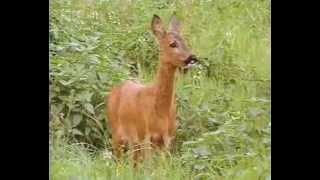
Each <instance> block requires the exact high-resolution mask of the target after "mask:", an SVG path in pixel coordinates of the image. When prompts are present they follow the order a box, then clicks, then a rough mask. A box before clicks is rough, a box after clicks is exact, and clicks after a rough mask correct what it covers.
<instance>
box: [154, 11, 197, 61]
mask: <svg viewBox="0 0 320 180" xmlns="http://www.w3.org/2000/svg"><path fill="white" fill-rule="evenodd" d="M151 29H152V32H153V34H154V35H155V36H156V38H157V40H158V42H159V46H160V55H161V56H163V57H164V58H161V61H162V63H168V64H171V65H173V66H175V67H190V65H192V64H194V63H196V62H197V61H198V60H197V58H196V56H195V55H193V54H192V52H191V50H190V49H189V48H188V47H187V46H186V44H185V42H184V39H183V38H182V37H181V35H180V23H179V21H178V20H177V18H176V17H175V16H172V18H171V21H170V24H169V28H168V30H165V28H164V27H163V25H162V21H161V19H160V17H159V16H157V15H154V16H153V19H152V22H151Z"/></svg>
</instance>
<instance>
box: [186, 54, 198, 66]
mask: <svg viewBox="0 0 320 180" xmlns="http://www.w3.org/2000/svg"><path fill="white" fill-rule="evenodd" d="M196 62H198V59H197V57H196V56H195V55H193V54H192V55H190V56H189V57H188V58H187V59H186V60H185V61H184V63H185V65H189V64H195V63H196Z"/></svg>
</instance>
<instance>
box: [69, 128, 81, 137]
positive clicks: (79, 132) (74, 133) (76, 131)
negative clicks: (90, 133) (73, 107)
mask: <svg viewBox="0 0 320 180" xmlns="http://www.w3.org/2000/svg"><path fill="white" fill-rule="evenodd" d="M72 134H73V135H80V136H83V134H82V132H81V131H79V130H78V129H72Z"/></svg>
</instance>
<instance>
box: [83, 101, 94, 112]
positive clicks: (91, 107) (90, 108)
mask: <svg viewBox="0 0 320 180" xmlns="http://www.w3.org/2000/svg"><path fill="white" fill-rule="evenodd" d="M84 108H85V109H86V110H87V111H88V112H89V113H91V114H94V108H93V106H92V104H89V103H86V104H84Z"/></svg>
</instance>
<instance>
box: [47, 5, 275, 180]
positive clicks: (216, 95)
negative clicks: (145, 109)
mask: <svg viewBox="0 0 320 180" xmlns="http://www.w3.org/2000/svg"><path fill="white" fill-rule="evenodd" d="M173 12H176V14H177V16H178V19H180V20H181V23H182V28H183V31H182V33H183V36H184V37H185V39H186V41H187V43H188V45H189V46H190V47H191V49H192V50H193V52H194V53H195V54H196V55H197V56H198V57H199V59H200V64H199V65H198V66H196V67H194V68H193V69H191V70H190V71H189V72H188V73H187V74H184V75H179V76H178V81H177V87H176V88H177V90H176V93H177V105H178V112H177V120H178V130H177V141H176V146H175V149H174V151H173V152H171V154H170V156H168V155H167V156H165V155H156V156H155V157H154V158H153V159H152V160H151V161H150V162H145V164H142V165H141V167H139V168H138V169H133V168H132V167H131V166H130V163H129V162H127V161H124V162H122V163H120V164H117V163H115V162H114V161H112V160H111V159H110V158H106V157H104V154H105V152H109V151H110V150H111V146H110V131H109V127H108V126H107V124H106V123H105V104H104V99H105V96H106V94H108V92H109V91H110V89H111V87H112V86H113V85H115V84H117V83H119V82H120V81H123V80H126V79H139V80H141V81H142V82H145V83H147V82H150V81H151V80H152V79H153V77H154V73H155V70H156V67H157V64H158V49H157V44H156V42H155V39H154V37H153V35H152V33H151V31H150V21H151V18H152V16H153V14H158V15H159V16H160V17H161V18H162V19H163V21H164V22H165V24H167V22H168V20H169V18H170V16H171V15H172V13H173ZM49 39H50V43H49V47H50V51H49V55H50V106H51V111H50V112H51V116H50V121H49V126H50V140H49V148H50V157H49V158H50V179H52V180H63V179H68V180H69V179H125V180H131V179H161V180H162V179H218V180H220V179H221V180H225V179H226V180H229V179H230V180H231V179H240V180H241V179H243V180H251V179H252V180H260V179H263V180H265V179H271V178H270V177H271V175H270V174H271V172H270V171H271V167H270V161H271V155H270V151H271V139H270V133H271V131H270V130H271V120H270V119H271V113H270V105H271V104H270V102H271V98H270V81H271V79H270V1H269V0H261V1H256V0H244V1H238V0H199V1H191V0H190V1H188V0H185V1H183V0H182V1H174V0H161V1H148V0H132V1H129V0H119V1H108V0H97V1H82V0H71V1H69V0H51V1H50V31H49ZM132 65H135V67H132ZM79 143H80V144H79ZM83 143H84V144H86V145H89V146H86V147H85V146H83V145H81V144H83ZM88 147H90V148H88Z"/></svg>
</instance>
